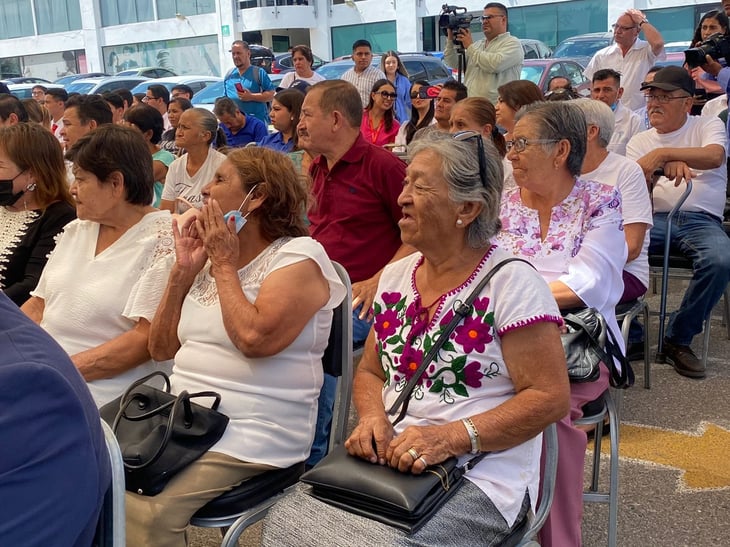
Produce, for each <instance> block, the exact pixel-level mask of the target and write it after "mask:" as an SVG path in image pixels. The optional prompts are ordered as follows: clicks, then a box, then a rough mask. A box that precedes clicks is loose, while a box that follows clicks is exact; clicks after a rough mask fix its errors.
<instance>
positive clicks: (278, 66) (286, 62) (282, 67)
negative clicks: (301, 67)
mask: <svg viewBox="0 0 730 547" xmlns="http://www.w3.org/2000/svg"><path fill="white" fill-rule="evenodd" d="M313 57H314V62H313V63H312V70H317V69H318V68H319V67H321V66H323V65H325V64H327V61H325V60H324V59H322V58H320V57H317V56H316V55H313ZM292 70H294V64H293V63H292V60H291V53H279V54H278V55H277V56H276V57H274V62H273V63H272V64H271V73H272V74H285V73H287V72H291V71H292Z"/></svg>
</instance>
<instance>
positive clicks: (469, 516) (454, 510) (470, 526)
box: [262, 480, 530, 547]
mask: <svg viewBox="0 0 730 547" xmlns="http://www.w3.org/2000/svg"><path fill="white" fill-rule="evenodd" d="M308 488H309V487H308V486H305V485H303V484H299V485H298V486H297V487H296V488H295V489H294V491H293V492H291V493H290V494H289V495H288V496H286V497H285V498H284V499H282V500H280V501H279V502H278V503H277V504H276V505H275V506H274V507H273V508H272V509H271V511H270V512H269V514H268V516H267V517H266V520H265V521H264V531H263V542H262V545H264V546H270V547H282V546H292V547H293V546H297V547H299V546H304V547H313V546H318V545H322V546H325V545H326V546H331V547H339V546H348V547H360V546H362V547H375V546H377V547H381V546H386V545H393V546H405V545H408V546H415V545H419V546H427V545H429V546H433V547H447V546H459V545H463V546H475V545H487V546H491V545H499V544H500V542H501V541H502V540H503V539H504V538H505V536H506V535H507V534H508V533H509V532H510V531H511V529H510V527H509V526H507V522H506V521H505V520H504V518H503V517H502V515H501V514H500V512H499V511H498V510H497V508H496V507H495V506H494V504H493V503H492V501H491V500H490V499H489V497H488V496H487V495H486V494H485V493H484V492H482V491H481V490H480V489H479V488H478V487H477V486H475V485H474V484H473V483H472V482H471V481H468V480H465V481H464V485H463V486H462V487H461V488H460V489H459V491H458V492H456V494H454V496H453V497H452V498H451V499H449V500H448V501H447V502H446V503H445V504H444V506H443V507H442V508H441V509H440V510H439V512H438V513H436V514H435V515H434V516H433V517H432V518H431V520H429V521H428V522H427V523H426V524H425V525H424V526H423V528H421V529H420V530H418V532H416V533H415V534H412V535H407V534H406V533H405V532H403V531H401V530H398V529H396V528H393V527H391V526H387V525H385V524H381V523H380V522H377V521H374V520H370V519H367V518H365V517H361V516H359V515H353V514H352V513H348V512H346V511H343V510H341V509H338V508H336V507H332V506H331V505H327V504H326V503H324V502H321V501H319V500H317V499H315V498H313V497H312V496H309V495H307V494H306V489H308ZM529 509H530V502H529V496H527V495H525V500H524V502H523V504H522V509H521V511H520V515H519V516H518V517H517V520H516V521H515V526H518V525H519V524H520V523H521V522H522V521H523V520H524V518H525V517H526V515H527V512H528V511H529Z"/></svg>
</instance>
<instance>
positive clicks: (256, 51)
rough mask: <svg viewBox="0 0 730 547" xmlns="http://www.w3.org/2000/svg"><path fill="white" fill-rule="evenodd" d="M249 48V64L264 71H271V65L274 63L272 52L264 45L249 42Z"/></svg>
mask: <svg viewBox="0 0 730 547" xmlns="http://www.w3.org/2000/svg"><path fill="white" fill-rule="evenodd" d="M248 47H249V49H250V50H251V64H252V65H254V66H260V67H261V68H263V69H264V70H265V71H266V72H268V73H271V65H272V64H273V63H274V52H273V51H271V50H270V49H269V48H267V47H266V46H260V45H258V44H249V46H248Z"/></svg>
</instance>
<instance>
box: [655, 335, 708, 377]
mask: <svg viewBox="0 0 730 547" xmlns="http://www.w3.org/2000/svg"><path fill="white" fill-rule="evenodd" d="M664 356H665V358H666V361H667V363H669V364H670V365H672V366H673V367H674V370H676V371H677V373H678V374H681V375H682V376H686V377H687V378H704V377H705V367H704V366H703V365H702V363H701V362H700V360H699V359H698V358H697V356H696V355H695V354H694V352H693V351H692V348H690V347H689V346H680V345H678V344H673V343H672V342H670V341H669V340H668V339H666V338H665V339H664Z"/></svg>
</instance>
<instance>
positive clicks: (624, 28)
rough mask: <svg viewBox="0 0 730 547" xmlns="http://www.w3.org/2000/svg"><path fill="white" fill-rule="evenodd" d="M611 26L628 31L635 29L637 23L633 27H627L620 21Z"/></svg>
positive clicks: (614, 28)
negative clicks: (620, 23)
mask: <svg viewBox="0 0 730 547" xmlns="http://www.w3.org/2000/svg"><path fill="white" fill-rule="evenodd" d="M611 28H612V29H613V30H621V31H623V32H628V31H630V30H633V29H635V28H637V27H636V25H634V26H633V27H625V26H623V25H619V24H618V23H616V24H613V25H611Z"/></svg>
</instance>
